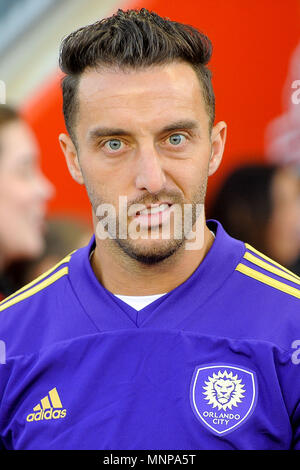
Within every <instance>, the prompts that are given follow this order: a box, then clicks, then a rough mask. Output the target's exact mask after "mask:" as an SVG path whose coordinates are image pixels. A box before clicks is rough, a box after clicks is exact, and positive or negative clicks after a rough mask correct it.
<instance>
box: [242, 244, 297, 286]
mask: <svg viewBox="0 0 300 470" xmlns="http://www.w3.org/2000/svg"><path fill="white" fill-rule="evenodd" d="M244 258H245V259H247V260H248V261H250V262H251V263H253V264H256V265H257V266H259V267H261V268H263V269H265V270H266V271H270V272H271V273H273V274H276V275H277V276H280V277H282V278H283V279H287V280H288V281H291V282H294V284H298V285H300V279H297V278H296V277H294V276H292V275H291V274H288V273H287V272H285V271H282V270H281V269H278V268H275V266H272V265H271V264H269V263H266V262H265V261H263V260H261V259H260V258H257V257H256V256H254V255H252V254H251V253H249V252H248V251H246V253H245V254H244Z"/></svg>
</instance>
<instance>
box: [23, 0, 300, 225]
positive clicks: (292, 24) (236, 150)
mask: <svg viewBox="0 0 300 470" xmlns="http://www.w3.org/2000/svg"><path fill="white" fill-rule="evenodd" d="M121 6H122V8H124V9H127V8H141V7H146V8H148V9H150V10H153V11H155V12H157V13H159V14H160V15H163V16H167V17H169V18H171V19H173V20H177V21H181V22H184V23H189V24H192V25H193V26H196V27H198V29H200V30H201V31H203V32H204V33H205V34H207V35H208V36H209V38H210V39H211V40H212V43H213V47H214V52H213V56H212V60H211V63H210V68H211V70H212V72H213V84H214V90H215V95H216V120H224V121H226V123H227V124H228V136H227V145H226V151H225V155H224V158H223V162H222V164H221V166H220V168H219V170H218V172H217V173H216V175H214V176H212V177H210V179H209V187H208V203H209V201H210V200H211V198H212V195H213V194H214V192H215V190H216V188H217V187H218V185H219V184H220V182H221V181H222V179H223V178H224V177H225V176H226V175H227V174H228V172H229V171H230V170H231V169H232V168H233V167H234V166H236V165H238V164H240V163H241V162H243V161H245V160H247V161H249V159H251V160H252V161H258V160H262V159H263V158H264V157H263V148H264V132H265V128H266V125H267V124H268V122H269V121H270V120H271V119H272V118H273V117H275V116H277V115H278V114H280V113H281V111H282V89H283V85H284V82H285V79H286V75H287V71H288V65H289V59H290V56H291V53H292V51H293V49H294V48H295V47H296V45H297V43H298V40H299V38H300V36H299V20H300V6H299V2H298V0H288V1H286V2H283V1H282V0H254V1H252V2H242V1H241V0H226V1H224V0H209V1H208V0H205V1H204V0H203V1H202V0H198V1H191V0H186V1H185V2H182V1H181V0H180V1H179V0H172V3H171V2H170V3H169V2H166V1H163V0H160V1H159V0H153V1H150V0H148V1H143V2H139V1H135V2H131V3H127V4H125V5H124V4H122V5H121ZM299 79H300V77H299ZM23 113H24V115H25V117H26V119H27V120H28V121H29V123H30V124H31V125H32V127H33V128H34V130H35V131H36V134H37V136H38V140H39V143H40V147H41V152H42V168H43V170H44V172H45V174H46V175H47V176H48V178H49V179H50V180H51V181H52V182H53V183H54V184H55V186H56V196H55V198H54V199H53V200H52V201H51V203H50V205H49V212H50V213H52V214H53V213H56V214H57V213H66V212H67V213H71V214H75V215H80V216H83V217H84V218H86V219H87V220H89V219H90V206H89V202H88V199H87V196H86V194H85V190H84V188H83V187H82V186H79V185H77V184H76V183H75V182H74V181H73V180H72V179H71V177H70V176H69V173H68V170H67V168H66V164H65V161H64V157H63V154H62V152H61V150H60V146H59V144H58V135H59V133H60V132H63V131H64V130H65V128H64V122H63V115H62V98H61V90H60V76H59V73H58V72H55V73H54V75H53V76H52V77H49V79H48V80H47V82H46V83H44V84H43V86H42V87H41V88H40V89H39V90H37V91H36V93H35V94H34V95H33V96H31V97H30V98H29V99H28V100H27V101H26V102H25V103H24V106H23Z"/></svg>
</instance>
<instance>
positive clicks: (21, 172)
mask: <svg viewBox="0 0 300 470" xmlns="http://www.w3.org/2000/svg"><path fill="white" fill-rule="evenodd" d="M53 192H54V189H53V186H52V184H51V183H50V182H49V181H48V180H47V179H46V177H45V176H44V175H43V173H42V172H41V170H40V167H39V148H38V144H37V141H36V139H35V136H34V134H33V132H32V130H31V129H30V128H29V126H28V125H27V124H26V122H25V121H24V120H23V119H22V117H21V116H20V115H19V113H18V112H17V111H16V110H15V109H13V108H12V107H10V106H8V105H4V104H1V105H0V299H1V298H4V297H6V296H7V295H9V294H11V293H12V292H14V291H15V290H16V287H17V286H16V283H15V280H14V276H13V274H12V273H13V269H12V268H13V264H14V263H15V262H18V261H19V260H30V259H33V258H36V257H38V256H39V255H40V254H41V253H42V252H43V249H44V229H45V216H46V205H47V201H48V200H49V199H50V198H51V197H52V195H53Z"/></svg>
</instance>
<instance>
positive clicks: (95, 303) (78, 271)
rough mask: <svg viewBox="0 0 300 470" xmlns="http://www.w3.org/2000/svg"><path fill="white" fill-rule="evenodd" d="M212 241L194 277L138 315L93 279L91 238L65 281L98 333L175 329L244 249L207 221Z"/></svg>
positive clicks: (220, 281)
mask: <svg viewBox="0 0 300 470" xmlns="http://www.w3.org/2000/svg"><path fill="white" fill-rule="evenodd" d="M206 223H207V226H208V228H209V229H210V230H213V231H214V233H215V234H216V237H215V240H214V242H213V244H212V246H211V248H210V250H209V251H208V253H207V254H206V256H205V258H204V259H203V261H202V262H201V263H200V264H199V266H198V268H197V269H196V270H195V271H194V273H193V274H192V275H191V276H190V277H189V278H188V279H187V280H186V281H185V282H183V283H182V284H181V285H179V286H178V287H176V288H175V289H173V290H172V291H170V292H169V293H168V294H166V295H164V296H163V297H160V298H159V299H157V300H156V301H154V302H153V303H151V304H150V305H148V306H147V307H145V308H143V309H142V310H140V311H139V312H138V311H136V310H135V309H133V308H132V307H130V306H129V305H127V304H126V303H125V302H123V301H122V300H120V299H118V298H117V297H115V296H114V295H113V294H112V293H111V292H109V291H108V290H107V289H105V287H103V286H102V285H101V283H100V282H99V281H98V279H97V278H96V276H95V274H94V271H93V269H92V267H91V264H90V261H89V255H90V252H91V250H92V249H93V248H94V247H95V236H93V237H92V238H91V240H90V243H89V244H88V246H86V247H84V248H81V249H79V250H77V251H76V252H75V253H74V254H73V255H72V257H71V260H70V269H69V279H70V282H71V284H72V286H73V289H74V292H75V294H76V295H77V297H78V300H79V302H80V303H81V305H82V307H83V309H84V310H85V312H86V314H87V315H88V316H89V317H90V318H91V320H92V321H93V323H94V324H95V325H96V326H97V328H98V329H99V330H100V331H107V330H115V329H124V328H144V327H145V328H146V327H147V328H149V327H155V328H157V327H163V328H166V327H168V328H170V327H171V328H176V327H177V326H178V325H179V324H180V323H181V322H182V321H184V320H185V318H186V317H187V316H188V315H190V314H191V313H192V312H194V311H195V310H196V309H200V308H201V306H202V305H203V304H204V303H205V302H206V300H207V299H208V298H210V297H211V296H212V295H213V294H214V292H215V291H216V290H217V289H219V288H221V286H222V285H223V284H224V283H225V281H226V280H227V279H228V278H229V276H230V275H231V274H232V273H233V272H234V270H235V268H236V266H237V264H238V263H239V261H240V259H241V257H242V256H243V254H244V252H245V245H244V243H243V242H241V241H239V240H235V239H234V238H232V237H230V236H229V235H228V234H227V233H226V232H225V230H224V229H223V227H222V225H221V224H220V222H218V221H216V220H207V222H206Z"/></svg>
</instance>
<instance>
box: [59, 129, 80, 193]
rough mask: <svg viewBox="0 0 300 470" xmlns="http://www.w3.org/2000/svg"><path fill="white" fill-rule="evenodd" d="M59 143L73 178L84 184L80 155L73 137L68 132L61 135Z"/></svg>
mask: <svg viewBox="0 0 300 470" xmlns="http://www.w3.org/2000/svg"><path fill="white" fill-rule="evenodd" d="M59 143H60V146H61V149H62V151H63V153H64V155H65V159H66V162H67V166H68V169H69V172H70V174H71V176H72V178H73V179H74V180H75V181H76V182H77V183H79V184H84V181H83V176H82V172H81V168H80V165H79V161H78V155H77V150H76V147H75V145H74V144H73V142H72V139H71V137H70V136H69V135H67V134H60V135H59Z"/></svg>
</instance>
